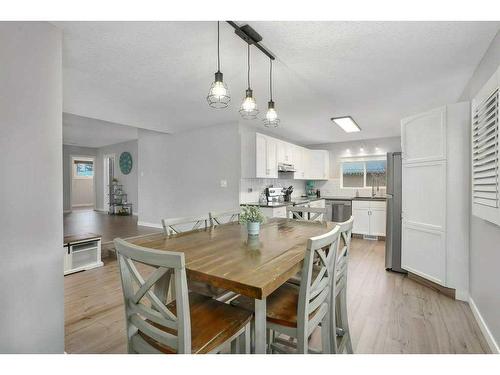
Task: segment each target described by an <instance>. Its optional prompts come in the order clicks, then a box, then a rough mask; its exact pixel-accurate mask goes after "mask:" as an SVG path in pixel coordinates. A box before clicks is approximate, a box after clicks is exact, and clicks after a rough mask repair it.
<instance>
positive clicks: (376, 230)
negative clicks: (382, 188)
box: [352, 200, 386, 237]
mask: <svg viewBox="0 0 500 375" xmlns="http://www.w3.org/2000/svg"><path fill="white" fill-rule="evenodd" d="M352 216H353V217H354V223H353V229H352V232H353V233H356V234H362V235H365V236H381V237H384V236H385V222H386V207H385V201H372V200H366V201H363V200H359V201H357V200H354V201H353V202H352Z"/></svg>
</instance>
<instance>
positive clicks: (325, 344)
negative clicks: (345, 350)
mask: <svg viewBox="0 0 500 375" xmlns="http://www.w3.org/2000/svg"><path fill="white" fill-rule="evenodd" d="M330 326H331V317H330V314H329V313H327V314H326V315H325V317H324V318H323V320H322V321H321V347H322V349H323V354H332V350H331V344H332V343H331V335H332V330H331V328H330Z"/></svg>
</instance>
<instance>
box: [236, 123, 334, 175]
mask: <svg viewBox="0 0 500 375" xmlns="http://www.w3.org/2000/svg"><path fill="white" fill-rule="evenodd" d="M329 160H330V159H329V153H328V151H325V150H309V149H307V148H305V147H302V146H298V145H295V144H293V143H289V142H285V141H282V140H279V139H276V138H273V137H269V136H267V135H264V134H260V133H254V132H252V131H251V130H245V129H243V130H241V177H242V178H278V163H285V164H291V165H293V166H294V167H295V172H293V178H294V179H298V180H306V179H310V180H326V179H328V175H329V168H330V161H329ZM290 177H291V176H289V177H287V178H290Z"/></svg>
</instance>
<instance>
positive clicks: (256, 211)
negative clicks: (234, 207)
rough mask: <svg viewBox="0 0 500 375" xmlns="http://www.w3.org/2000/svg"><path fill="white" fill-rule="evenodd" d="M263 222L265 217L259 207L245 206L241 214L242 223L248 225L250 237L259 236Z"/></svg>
mask: <svg viewBox="0 0 500 375" xmlns="http://www.w3.org/2000/svg"><path fill="white" fill-rule="evenodd" d="M263 222H264V215H263V214H262V211H261V210H260V208H259V206H243V209H242V210H241V214H240V223H242V224H245V223H246V225H247V231H248V235H249V236H258V235H259V231H260V223H263Z"/></svg>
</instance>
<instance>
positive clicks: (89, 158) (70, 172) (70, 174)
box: [68, 154, 97, 212]
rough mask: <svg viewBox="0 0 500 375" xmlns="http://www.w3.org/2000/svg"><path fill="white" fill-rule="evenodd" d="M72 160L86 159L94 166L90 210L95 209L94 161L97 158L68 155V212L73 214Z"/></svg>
mask: <svg viewBox="0 0 500 375" xmlns="http://www.w3.org/2000/svg"><path fill="white" fill-rule="evenodd" d="M74 159H87V160H92V163H93V165H94V176H93V177H92V189H93V196H94V197H93V201H94V204H93V206H92V209H94V210H95V209H96V207H97V190H96V178H95V176H96V159H97V157H96V156H94V155H75V154H71V155H69V211H68V212H73V160H74Z"/></svg>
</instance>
